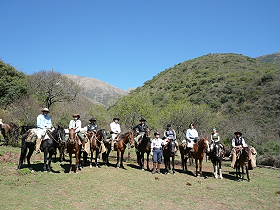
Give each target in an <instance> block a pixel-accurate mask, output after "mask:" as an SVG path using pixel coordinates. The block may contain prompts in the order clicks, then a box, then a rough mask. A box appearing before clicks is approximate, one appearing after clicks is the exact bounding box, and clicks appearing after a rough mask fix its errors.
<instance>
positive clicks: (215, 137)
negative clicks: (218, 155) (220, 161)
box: [210, 128, 223, 151]
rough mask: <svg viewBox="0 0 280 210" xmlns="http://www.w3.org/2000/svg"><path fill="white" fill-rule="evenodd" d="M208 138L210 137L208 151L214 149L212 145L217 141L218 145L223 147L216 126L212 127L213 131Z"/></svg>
mask: <svg viewBox="0 0 280 210" xmlns="http://www.w3.org/2000/svg"><path fill="white" fill-rule="evenodd" d="M210 139H211V143H210V151H212V150H213V149H214V145H215V144H217V143H219V144H220V146H221V147H222V148H223V145H222V144H221V142H220V134H219V133H218V131H217V129H216V128H213V132H212V133H211V136H210Z"/></svg>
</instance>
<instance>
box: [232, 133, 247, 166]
mask: <svg viewBox="0 0 280 210" xmlns="http://www.w3.org/2000/svg"><path fill="white" fill-rule="evenodd" d="M234 135H235V136H234V138H233V139H232V143H231V145H232V151H231V155H232V160H231V167H232V168H234V167H235V162H236V152H237V151H238V150H240V149H241V148H242V147H248V145H247V144H246V142H245V140H244V138H243V137H242V133H241V132H239V131H236V132H235V133H234Z"/></svg>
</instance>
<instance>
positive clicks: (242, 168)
mask: <svg viewBox="0 0 280 210" xmlns="http://www.w3.org/2000/svg"><path fill="white" fill-rule="evenodd" d="M241 170H242V175H241V178H242V179H244V166H241Z"/></svg>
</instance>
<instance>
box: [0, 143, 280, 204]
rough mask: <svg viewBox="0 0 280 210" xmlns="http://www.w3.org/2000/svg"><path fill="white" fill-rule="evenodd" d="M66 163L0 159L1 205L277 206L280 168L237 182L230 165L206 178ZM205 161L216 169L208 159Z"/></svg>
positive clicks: (254, 173)
mask: <svg viewBox="0 0 280 210" xmlns="http://www.w3.org/2000/svg"><path fill="white" fill-rule="evenodd" d="M5 150H6V151H9V152H12V153H15V154H18V153H19V149H18V148H11V147H0V152H1V151H5ZM4 155H5V154H4ZM2 157H3V156H2ZM1 160H2V159H1ZM111 162H113V163H115V160H114V159H113V160H111ZM40 163H41V162H40ZM129 163H130V164H135V163H134V162H129ZM36 164H37V166H38V161H36V163H35V165H36ZM67 164H68V162H63V163H62V166H65V165H66V166H67ZM127 164H128V163H127ZM225 165H228V164H225ZM40 166H41V165H40ZM62 166H61V165H60V163H54V164H53V168H54V170H55V171H58V172H60V173H44V172H40V171H37V172H36V171H32V170H29V169H27V168H25V169H22V170H20V171H18V170H16V162H15V160H11V162H3V161H1V162H0V189H1V190H0V204H1V205H0V209H1V210H6V209H11V210H12V209H13V210H14V209H26V210H33V209H34V210H35V209H38V210H39V209H40V210H44V209H56V210H58V209H101V210H102V209H208V210H211V209H254V210H257V209H268V210H273V209H279V194H277V192H278V191H279V172H278V171H276V170H271V169H263V168H257V169H254V170H253V171H251V178H252V180H251V182H247V181H243V182H237V181H235V180H233V179H232V178H233V176H234V175H233V174H231V173H230V172H232V171H233V170H232V169H230V168H229V167H227V166H225V167H223V171H224V176H225V178H224V179H223V180H220V179H219V180H216V179H214V178H213V177H212V176H211V174H210V173H205V174H206V175H207V176H208V178H206V179H205V178H196V177H194V176H192V175H190V174H185V173H179V172H178V173H176V174H175V175H171V174H168V175H163V174H158V175H152V174H151V173H150V172H147V171H141V170H139V169H135V168H133V167H131V166H130V165H125V167H126V170H123V169H116V168H114V167H105V166H103V167H101V168H89V167H86V168H84V169H83V170H82V171H81V172H79V173H77V174H74V173H71V174H69V173H64V168H63V167H62ZM204 166H205V170H204V171H206V172H207V171H208V172H212V169H211V165H210V163H209V162H208V163H205V165H204ZM38 168H39V169H40V167H39V166H38V167H37V169H38ZM177 168H178V169H179V168H180V167H179V166H177ZM193 170H194V168H193V167H190V171H193ZM155 177H157V178H155Z"/></svg>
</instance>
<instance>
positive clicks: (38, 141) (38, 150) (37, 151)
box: [35, 138, 42, 154]
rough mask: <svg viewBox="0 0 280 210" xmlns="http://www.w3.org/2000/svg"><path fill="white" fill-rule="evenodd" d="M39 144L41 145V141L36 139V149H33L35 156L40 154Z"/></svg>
mask: <svg viewBox="0 0 280 210" xmlns="http://www.w3.org/2000/svg"><path fill="white" fill-rule="evenodd" d="M41 143H42V139H39V138H38V139H37V140H36V148H35V151H36V153H37V154H38V153H40V152H41V150H40V147H41Z"/></svg>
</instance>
